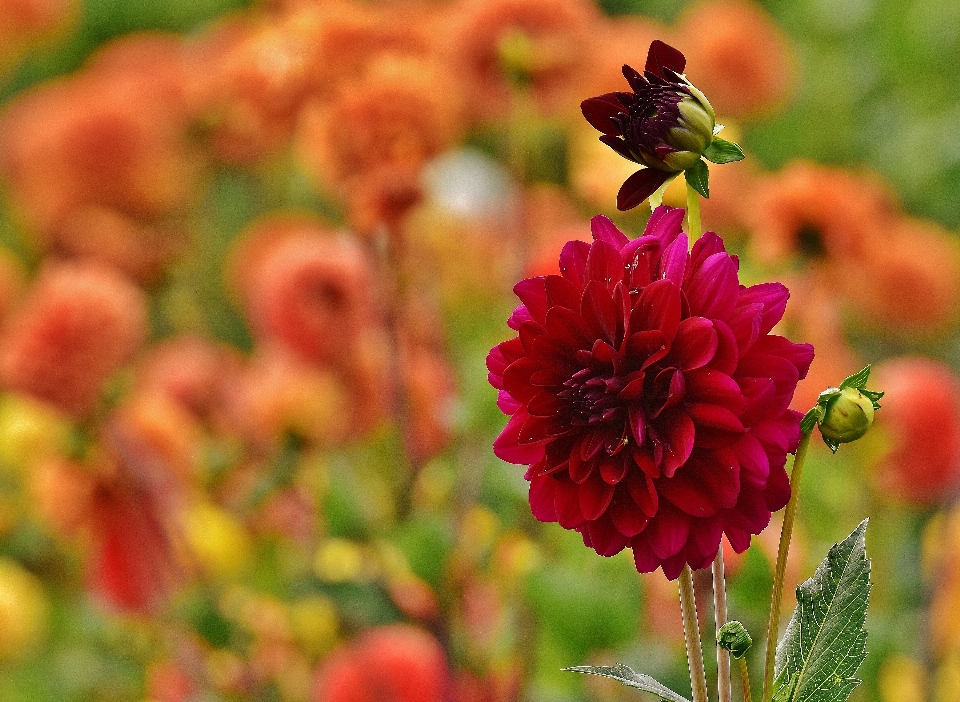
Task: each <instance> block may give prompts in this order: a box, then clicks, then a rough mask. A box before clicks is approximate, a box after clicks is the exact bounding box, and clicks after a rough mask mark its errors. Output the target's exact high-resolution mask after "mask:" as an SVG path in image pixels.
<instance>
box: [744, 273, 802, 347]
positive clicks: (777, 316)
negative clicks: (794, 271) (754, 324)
mask: <svg viewBox="0 0 960 702" xmlns="http://www.w3.org/2000/svg"><path fill="white" fill-rule="evenodd" d="M788 299H790V291H789V290H787V288H786V286H785V285H784V284H783V283H759V284H757V285H751V286H750V287H749V288H745V289H743V290H741V291H740V299H739V300H738V301H737V305H738V306H739V305H751V304H754V303H759V304H760V305H762V306H763V315H762V316H761V319H760V335H761V336H762V335H764V334H767V333H769V332H770V330H771V329H773V328H774V326H776V324H777V322H779V321H780V320H781V319H783V313H784V311H785V310H786V309H787V300H788Z"/></svg>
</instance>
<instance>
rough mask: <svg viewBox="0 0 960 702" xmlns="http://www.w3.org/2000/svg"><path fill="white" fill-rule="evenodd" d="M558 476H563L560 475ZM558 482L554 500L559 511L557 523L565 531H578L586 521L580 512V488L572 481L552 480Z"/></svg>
mask: <svg viewBox="0 0 960 702" xmlns="http://www.w3.org/2000/svg"><path fill="white" fill-rule="evenodd" d="M557 475H562V474H561V473H558V474H557ZM551 480H555V481H556V483H557V484H556V485H555V486H554V499H555V504H556V509H557V521H558V522H560V526H562V527H563V528H564V529H577V528H579V527H581V526H583V523H584V522H585V521H586V520H585V519H584V518H583V512H581V511H580V494H579V493H580V488H579V486H578V485H576V484H574V483H573V482H571V481H570V480H564V479H563V478H551Z"/></svg>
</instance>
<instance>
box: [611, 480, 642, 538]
mask: <svg viewBox="0 0 960 702" xmlns="http://www.w3.org/2000/svg"><path fill="white" fill-rule="evenodd" d="M608 513H609V515H610V521H612V522H613V525H614V526H615V527H616V528H617V531H619V532H620V533H621V534H623V535H624V536H626V537H628V538H631V537H634V536H636V535H637V534H639V533H640V532H641V531H643V530H644V529H645V528H646V526H647V524H648V523H649V521H650V519H649V518H648V517H647V516H646V515H645V514H644V513H643V512H642V511H641V510H640V508H639V507H638V506H637V504H636V503H635V502H634V501H633V500H632V499H630V496H629V494H625V492H624V491H623V490H618V491H617V493H616V495H614V497H613V501H612V502H611V503H610V510H609V512H608Z"/></svg>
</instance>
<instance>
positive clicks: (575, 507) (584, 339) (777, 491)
mask: <svg viewBox="0 0 960 702" xmlns="http://www.w3.org/2000/svg"><path fill="white" fill-rule="evenodd" d="M683 214H684V213H683V210H675V209H671V208H668V207H660V208H658V209H657V210H656V211H655V212H654V213H653V216H652V217H651V218H650V222H649V224H648V225H647V229H646V231H645V232H644V235H643V236H642V237H640V238H639V239H635V240H633V241H630V240H628V239H627V237H626V236H624V235H623V233H622V232H620V231H619V230H618V229H617V228H616V227H615V226H614V225H613V223H612V222H611V221H610V220H609V219H607V218H606V217H601V216H598V217H594V219H593V221H592V223H591V228H592V230H593V237H594V242H593V244H587V243H585V242H579V241H572V242H569V243H568V244H567V245H566V246H565V247H564V248H563V251H562V253H561V254H560V272H561V275H548V276H541V277H537V278H529V279H527V280H524V281H521V282H520V283H519V284H517V286H516V287H515V288H514V291H515V292H516V293H517V295H518V297H519V298H520V299H521V301H522V302H523V304H522V305H520V306H519V307H518V308H517V309H516V310H515V311H514V313H513V316H512V317H511V318H510V320H509V321H508V324H509V326H510V327H511V328H512V329H515V330H516V331H517V333H518V335H517V337H516V338H514V339H510V340H509V341H505V342H503V343H502V344H500V345H498V346H496V347H494V348H493V349H492V350H491V351H490V354H489V356H488V357H487V367H488V368H489V370H490V376H489V377H490V383H491V384H492V385H493V386H494V387H496V388H497V389H499V390H500V397H499V406H500V408H501V409H502V410H503V411H504V412H505V413H506V414H509V415H511V418H510V421H509V422H508V423H507V426H506V428H505V429H504V430H503V432H502V433H501V434H500V436H499V437H498V438H497V440H496V441H495V442H494V452H495V453H496V454H497V455H498V456H499V457H500V458H502V459H503V460H505V461H509V462H510V463H518V464H526V465H528V466H529V467H530V468H529V470H528V471H527V473H526V476H525V477H526V479H527V480H528V481H530V506H531V508H532V510H533V514H534V516H536V517H537V519H539V520H540V521H543V522H559V523H560V525H561V526H563V527H564V528H566V529H574V530H576V531H578V532H580V533H581V534H582V535H583V540H584V543H585V544H586V545H588V546H590V547H591V548H593V549H594V550H596V551H597V553H599V554H601V555H604V556H612V555H614V554H616V553H619V552H620V551H621V550H623V549H624V548H625V547H628V546H629V547H630V548H632V549H633V554H634V559H635V561H636V566H637V570H639V571H640V572H649V571H652V570H655V569H656V568H657V567H662V568H663V572H664V574H665V575H666V576H667V577H668V578H670V579H673V578H676V577H677V576H678V575H679V573H680V571H681V570H682V568H683V566H684V564H687V563H689V564H690V566H691V567H693V568H703V567H705V566H707V565H708V564H709V563H710V561H711V560H712V559H713V558H714V556H715V555H716V553H717V549H718V548H719V545H720V538H721V535H722V534H724V533H725V534H726V535H727V538H728V539H729V541H730V544H731V545H732V546H733V548H734V550H735V551H737V552H738V553H739V552H742V551H744V550H745V549H746V548H747V546H749V544H750V536H751V534H759V533H760V531H761V530H762V529H763V528H764V527H766V526H767V524H768V523H769V521H770V513H771V512H774V511H776V510H778V509H780V508H782V507H783V506H784V505H785V504H786V503H787V500H788V498H789V495H790V486H789V482H788V480H787V474H786V472H785V471H784V464H785V462H786V455H787V454H788V453H791V452H793V451H794V450H796V447H797V443H798V441H799V439H800V426H799V420H800V414H799V413H797V412H795V411H793V410H790V409H788V406H789V404H790V400H791V398H792V397H793V392H794V389H795V388H796V385H797V381H798V380H799V379H800V378H802V377H803V376H804V375H806V372H807V368H808V367H809V365H810V362H811V361H812V360H813V347H812V346H810V345H809V344H794V343H791V342H790V341H788V340H787V339H785V338H783V337H781V336H775V335H771V334H770V333H769V332H770V330H771V328H772V327H773V326H774V325H775V324H776V323H777V322H778V321H779V320H780V318H781V316H782V315H783V312H784V309H785V307H786V302H787V298H788V297H789V292H788V291H787V289H786V288H785V287H784V286H783V285H781V284H780V283H763V284H760V285H754V286H752V287H749V288H746V287H742V286H740V284H739V281H738V261H737V259H736V257H734V256H730V255H729V254H727V253H726V251H725V250H724V246H723V241H722V240H721V239H720V237H718V236H717V235H716V234H713V233H707V234H705V235H704V236H703V237H701V238H700V240H699V241H697V242H696V244H694V246H693V250H692V251H691V252H688V250H687V237H686V235H685V234H683V233H682V232H681V231H680V224H681V221H682V219H683Z"/></svg>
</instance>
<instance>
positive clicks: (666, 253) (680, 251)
mask: <svg viewBox="0 0 960 702" xmlns="http://www.w3.org/2000/svg"><path fill="white" fill-rule="evenodd" d="M687 247H688V243H687V235H686V234H681V235H680V236H678V237H677V238H676V239H674V240H673V241H672V242H671V243H670V245H669V246H667V247H666V248H665V249H664V250H663V256H662V257H661V258H660V278H661V279H663V280H672V281H673V282H674V283H675V284H676V285H677V287H680V286H682V285H683V277H684V275H685V274H686V270H687V260H688V259H689V258H690V254H689V253H688V252H687Z"/></svg>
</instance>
